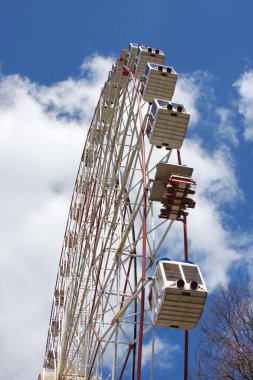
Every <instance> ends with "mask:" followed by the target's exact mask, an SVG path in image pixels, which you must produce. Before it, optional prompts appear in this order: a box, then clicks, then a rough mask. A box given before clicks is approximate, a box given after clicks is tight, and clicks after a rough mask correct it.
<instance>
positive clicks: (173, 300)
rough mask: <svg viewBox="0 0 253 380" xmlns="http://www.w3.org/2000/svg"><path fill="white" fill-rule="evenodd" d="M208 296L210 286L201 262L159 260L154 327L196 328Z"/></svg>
mask: <svg viewBox="0 0 253 380" xmlns="http://www.w3.org/2000/svg"><path fill="white" fill-rule="evenodd" d="M206 298H207V288H206V285H205V283H204V280H203V277H202V274H201V272H200V269H199V266H198V265H195V264H193V263H190V262H178V261H170V260H168V259H161V260H159V261H158V264H157V267H156V271H155V275H154V279H153V283H152V286H151V290H150V294H149V302H150V308H151V311H152V318H153V324H154V326H158V327H163V328H164V327H165V328H166V327H167V328H178V329H184V330H191V329H194V328H195V327H196V326H197V324H198V322H199V320H200V318H201V315H202V312H203V309H204V305H205V302H206Z"/></svg>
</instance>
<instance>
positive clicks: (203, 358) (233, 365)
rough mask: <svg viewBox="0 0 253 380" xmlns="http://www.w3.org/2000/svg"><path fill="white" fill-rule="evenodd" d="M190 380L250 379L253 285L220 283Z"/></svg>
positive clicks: (252, 375)
mask: <svg viewBox="0 0 253 380" xmlns="http://www.w3.org/2000/svg"><path fill="white" fill-rule="evenodd" d="M189 378H190V379H192V380H241V379H246V380H253V284H252V282H250V281H243V282H241V283H239V282H238V283H236V284H233V285H232V286H229V287H228V288H225V287H223V286H222V285H220V286H219V287H218V292H217V296H216V297H215V298H214V301H213V302H212V304H211V306H210V308H209V310H208V312H207V317H206V318H205V319H203V321H202V322H201V334H200V339H199V344H198V348H197V350H196V354H195V367H194V369H193V370H192V371H191V374H190V376H189Z"/></svg>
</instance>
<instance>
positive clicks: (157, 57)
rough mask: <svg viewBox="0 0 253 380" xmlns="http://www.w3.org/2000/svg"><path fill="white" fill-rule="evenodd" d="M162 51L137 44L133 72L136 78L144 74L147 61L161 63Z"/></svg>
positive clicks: (163, 57)
mask: <svg viewBox="0 0 253 380" xmlns="http://www.w3.org/2000/svg"><path fill="white" fill-rule="evenodd" d="M164 59H165V56H164V53H163V52H162V51H161V50H159V49H153V48H151V47H148V46H139V47H138V50H137V54H136V57H135V64H134V73H135V76H136V78H140V77H142V76H143V75H144V73H145V70H146V66H147V63H148V62H150V63H157V64H158V65H163V63H164Z"/></svg>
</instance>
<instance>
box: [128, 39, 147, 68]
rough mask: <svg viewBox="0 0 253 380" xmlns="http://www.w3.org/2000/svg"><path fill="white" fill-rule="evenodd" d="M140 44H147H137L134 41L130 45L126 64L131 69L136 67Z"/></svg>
mask: <svg viewBox="0 0 253 380" xmlns="http://www.w3.org/2000/svg"><path fill="white" fill-rule="evenodd" d="M139 46H145V45H140V44H135V43H134V42H131V43H130V44H129V47H128V54H127V56H126V61H125V65H126V66H127V67H128V68H129V69H130V70H131V71H133V68H134V63H135V58H136V54H137V50H138V47H139Z"/></svg>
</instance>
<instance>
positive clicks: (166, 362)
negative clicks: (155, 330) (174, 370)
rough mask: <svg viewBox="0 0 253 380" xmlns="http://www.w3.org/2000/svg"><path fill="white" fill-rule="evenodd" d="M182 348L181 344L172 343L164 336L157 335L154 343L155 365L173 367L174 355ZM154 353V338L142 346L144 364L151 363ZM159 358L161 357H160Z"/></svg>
mask: <svg viewBox="0 0 253 380" xmlns="http://www.w3.org/2000/svg"><path fill="white" fill-rule="evenodd" d="M179 350H180V347H179V345H177V344H171V343H170V342H168V340H166V341H165V340H163V339H162V338H160V337H158V336H156V337H155V344H154V355H155V360H154V363H155V366H156V365H158V366H159V367H162V366H164V367H167V368H169V367H172V366H173V365H172V361H173V356H174V354H175V353H176V352H178V351H179ZM151 354H152V340H150V341H149V342H148V343H146V344H144V345H143V348H142V364H143V365H144V366H145V365H150V360H151V359H150V358H151ZM158 358H159V359H158Z"/></svg>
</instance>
